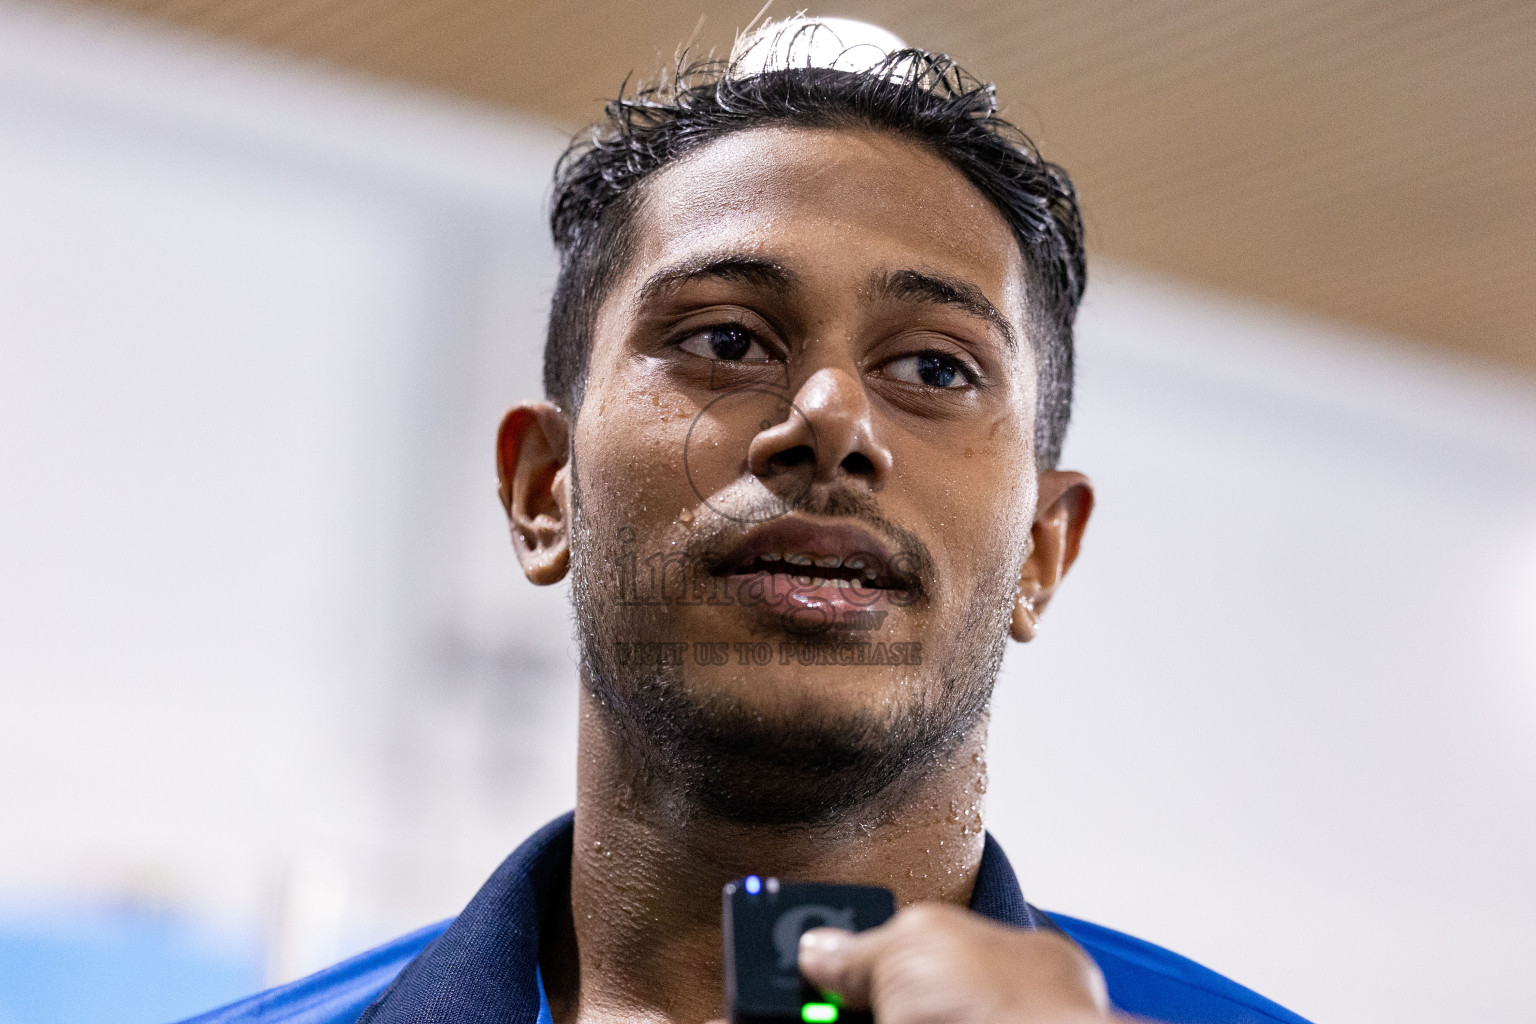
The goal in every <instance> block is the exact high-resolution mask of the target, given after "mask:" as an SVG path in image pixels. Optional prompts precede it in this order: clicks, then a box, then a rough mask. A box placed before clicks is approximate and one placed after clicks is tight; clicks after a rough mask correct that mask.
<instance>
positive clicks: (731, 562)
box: [714, 516, 921, 591]
mask: <svg viewBox="0 0 1536 1024" xmlns="http://www.w3.org/2000/svg"><path fill="white" fill-rule="evenodd" d="M914 569H915V566H910V567H908V566H904V563H903V560H902V557H901V555H899V554H894V553H893V552H892V551H891V549H890V548H889V546H888V545H886V543H885V542H884V541H882V540H881V539H880V538H879V537H877V536H875V535H874V534H873V533H871V532H870V531H869V530H867V529H865V528H864V527H863V526H861V525H859V524H858V523H856V522H853V521H844V522H833V523H827V522H818V521H814V520H810V519H807V518H804V517H801V516H786V517H784V518H781V519H777V520H774V521H773V522H771V523H767V524H764V525H762V526H759V527H757V528H756V529H754V530H752V531H751V532H750V533H748V534H747V536H746V537H744V538H743V539H742V540H741V542H740V543H738V544H737V545H736V547H735V549H734V550H731V551H730V552H728V553H727V554H726V555H725V557H723V558H721V559H720V561H719V562H718V563H716V566H715V569H714V573H715V575H718V576H752V575H756V574H759V573H761V574H765V575H767V576H770V577H777V578H780V579H782V580H783V581H784V582H785V583H786V584H790V585H791V586H792V588H794V589H799V590H802V591H803V590H814V589H821V588H826V589H829V590H839V589H848V590H852V589H860V590H866V591H868V590H889V591H914V590H916V589H917V588H918V587H920V586H921V583H920V581H919V580H918V578H917V576H916V573H915V572H914V571H913V570H914Z"/></svg>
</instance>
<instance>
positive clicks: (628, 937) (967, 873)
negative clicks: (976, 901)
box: [541, 689, 986, 1024]
mask: <svg viewBox="0 0 1536 1024" xmlns="http://www.w3.org/2000/svg"><path fill="white" fill-rule="evenodd" d="M985 747H986V723H985V721H982V722H981V723H980V724H978V726H977V727H976V728H975V729H973V730H972V732H971V734H970V735H968V736H967V737H966V739H965V740H964V741H963V742H962V743H961V744H960V745H959V746H958V747H957V748H956V749H955V750H953V751H952V752H950V753H949V754H947V755H946V756H945V757H944V758H942V759H941V760H940V761H938V762H937V763H930V764H929V765H928V766H926V768H927V770H926V771H925V773H924V774H923V775H922V776H921V777H920V778H915V779H911V780H902V781H901V782H900V783H898V787H897V788H899V791H900V794H899V796H898V797H897V798H895V799H893V800H892V801H891V802H889V803H888V804H886V805H883V806H881V807H880V808H879V809H878V810H872V811H870V812H869V814H868V816H867V817H868V820H854V819H850V820H848V821H845V822H841V823H838V824H835V825H832V826H829V827H822V828H816V829H795V828H786V827H785V826H782V825H773V826H769V825H753V824H743V823H740V822H735V821H724V820H721V819H719V818H718V817H711V816H708V815H705V814H703V813H702V812H696V811H695V810H693V809H691V808H689V807H688V806H687V805H686V797H685V795H679V794H675V793H668V792H666V790H665V785H664V784H663V785H662V786H660V787H656V786H649V785H637V784H636V780H637V778H639V777H640V775H641V774H642V773H641V769H640V767H639V766H638V765H637V764H636V763H635V759H634V757H633V755H632V754H630V753H629V752H628V751H627V748H626V747H625V745H624V744H623V743H622V742H621V741H620V740H619V739H618V738H617V736H616V735H615V734H614V731H613V729H612V726H611V723H610V722H609V721H608V719H607V718H606V716H605V714H604V713H603V712H601V711H600V710H599V709H598V708H597V706H596V703H595V701H594V700H593V699H592V698H591V696H590V695H589V694H587V692H586V691H585V689H583V691H582V703H581V724H580V730H579V738H578V749H579V759H578V769H577V797H576V833H575V843H574V849H573V853H572V857H571V904H570V910H571V916H570V918H569V919H563V920H557V921H552V922H550V923H549V925H548V926H547V933H546V936H545V939H544V952H543V954H542V957H541V961H542V964H543V970H544V981H545V989H546V992H547V993H548V995H549V1000H550V1008H551V1010H552V1011H553V1013H554V1017H555V1020H556V1022H557V1024H592V1022H596V1021H611V1020H615V1019H624V1020H645V1021H656V1022H665V1024H698V1022H702V1021H707V1020H712V1019H714V1018H718V1017H721V1016H723V1015H724V994H723V992H724V989H723V979H722V954H721V939H720V899H721V887H722V886H723V885H724V884H725V883H726V882H727V881H729V880H730V879H732V878H738V877H741V876H742V875H747V874H761V875H777V876H780V877H783V878H787V879H792V880H795V881H826V882H846V883H856V884H864V885H882V886H885V887H886V888H887V889H890V890H891V891H892V892H893V893H894V894H895V896H896V902H897V905H898V906H907V905H909V904H912V903H918V902H923V901H930V900H938V901H943V902H947V903H955V904H959V905H961V906H964V905H966V904H967V903H968V902H969V900H970V896H971V889H972V886H973V885H974V884H975V881H976V872H977V868H978V867H979V866H980V864H981V853H982V846H983V842H984V836H983V832H982V823H981V811H980V801H981V793H982V792H983V791H984V790H985V788H986V764H985V760H984V753H985ZM658 790H659V791H660V794H661V795H659V796H658V795H657V793H658ZM857 817H858V818H863V817H865V816H863V815H859V816H857Z"/></svg>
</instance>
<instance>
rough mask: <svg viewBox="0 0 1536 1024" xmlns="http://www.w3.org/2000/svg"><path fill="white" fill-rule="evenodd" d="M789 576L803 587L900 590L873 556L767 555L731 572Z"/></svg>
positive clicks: (798, 552)
mask: <svg viewBox="0 0 1536 1024" xmlns="http://www.w3.org/2000/svg"><path fill="white" fill-rule="evenodd" d="M759 572H763V573H772V574H780V575H784V576H788V577H789V578H790V579H791V580H792V581H793V582H795V583H797V584H799V585H800V586H802V587H820V586H828V587H861V588H863V589H866V590H895V589H898V588H897V587H896V585H895V582H894V580H893V579H892V578H891V577H890V574H889V572H888V571H886V570H885V569H884V568H882V567H881V566H880V565H878V564H876V559H875V557H874V556H873V555H868V554H865V553H857V554H853V555H850V556H848V557H847V558H846V559H845V558H844V556H842V555H837V554H811V553H809V552H803V551H765V552H763V553H762V554H760V555H756V556H754V557H752V558H750V559H748V560H747V561H746V562H745V563H743V564H741V565H738V566H737V567H736V568H734V569H732V570H730V572H729V573H728V575H731V576H749V575H751V574H753V573H759Z"/></svg>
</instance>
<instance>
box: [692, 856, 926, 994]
mask: <svg viewBox="0 0 1536 1024" xmlns="http://www.w3.org/2000/svg"><path fill="white" fill-rule="evenodd" d="M895 913H896V898H895V897H894V896H892V895H891V891H890V890H889V889H883V888H881V887H880V886H878V885H826V884H822V883H818V882H796V883H791V882H780V881H779V880H778V879H777V878H761V877H759V876H757V875H748V876H747V877H746V878H739V879H737V880H736V881H734V882H727V883H726V886H725V893H724V900H723V903H722V907H721V918H722V920H721V924H722V934H723V936H724V940H725V1003H726V1007H727V1009H728V1011H729V1013H730V1018H731V1024H868V1022H869V1020H870V1016H869V1013H868V1012H867V1011H860V1012H853V1011H849V1010H845V1009H843V1007H842V1006H841V1005H839V1003H838V1001H837V999H836V998H835V997H833V996H824V995H823V994H822V993H821V992H819V991H817V989H816V988H815V987H814V986H812V985H811V984H810V983H809V982H807V981H806V980H805V979H804V978H802V977H801V976H800V967H799V957H800V936H801V935H802V934H804V933H805V932H808V931H810V930H811V929H812V928H823V927H826V928H846V929H848V930H849V931H854V932H860V931H863V930H864V929H866V928H873V927H875V926H876V925H881V924H884V923H885V922H886V921H888V920H890V918H891V916H892V915H893V914H895Z"/></svg>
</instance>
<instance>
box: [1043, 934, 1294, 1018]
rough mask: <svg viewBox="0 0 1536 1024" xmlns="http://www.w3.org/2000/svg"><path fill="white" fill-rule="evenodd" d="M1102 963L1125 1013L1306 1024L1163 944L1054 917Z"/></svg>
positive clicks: (1115, 1000)
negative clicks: (1171, 950) (1155, 944)
mask: <svg viewBox="0 0 1536 1024" xmlns="http://www.w3.org/2000/svg"><path fill="white" fill-rule="evenodd" d="M1050 918H1051V920H1053V921H1055V922H1056V924H1057V925H1058V926H1060V928H1061V930H1062V931H1064V932H1066V933H1067V934H1068V935H1070V936H1071V937H1072V938H1073V940H1074V941H1076V942H1077V944H1078V945H1080V946H1082V947H1083V949H1084V950H1086V951H1087V953H1088V955H1089V956H1091V957H1093V959H1094V960H1095V961H1096V962H1097V963H1098V965H1099V969H1100V970H1102V971H1103V972H1104V980H1105V982H1106V983H1107V984H1108V986H1109V998H1110V1000H1111V1001H1112V1002H1113V1003H1114V1004H1115V1005H1116V1006H1117V1007H1119V1008H1120V1009H1121V1010H1124V1011H1126V1012H1127V1013H1133V1014H1137V1015H1138V1016H1142V1017H1150V1018H1152V1019H1153V1020H1159V1021H1169V1022H1172V1024H1217V1022H1220V1024H1307V1022H1306V1020H1304V1019H1303V1018H1301V1017H1298V1016H1297V1015H1296V1014H1294V1013H1292V1012H1291V1011H1290V1010H1287V1009H1286V1008H1285V1007H1283V1006H1281V1005H1279V1004H1278V1003H1274V1002H1271V1001H1270V1000H1268V999H1265V998H1264V997H1263V996H1261V995H1259V994H1258V993H1257V992H1254V991H1252V990H1251V989H1247V988H1244V987H1243V986H1241V985H1239V984H1238V983H1237V982H1235V981H1232V980H1230V979H1228V978H1224V977H1222V976H1221V975H1220V974H1217V973H1216V972H1215V971H1212V970H1210V969H1208V968H1205V967H1201V966H1200V965H1199V964H1197V963H1195V962H1194V961H1193V960H1189V959H1186V958H1185V957H1182V956H1179V955H1178V954H1177V953H1172V952H1170V951H1168V950H1166V949H1164V948H1162V947H1161V946H1154V945H1153V944H1152V943H1150V942H1143V941H1142V940H1141V939H1138V938H1134V937H1132V936H1130V935H1126V934H1125V933H1123V932H1117V931H1115V930H1114V929H1112V928H1105V927H1103V926H1102V925H1096V924H1092V923H1090V922H1088V921H1080V920H1078V919H1077V918H1075V917H1067V916H1066V915H1065V914H1051V915H1050Z"/></svg>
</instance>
